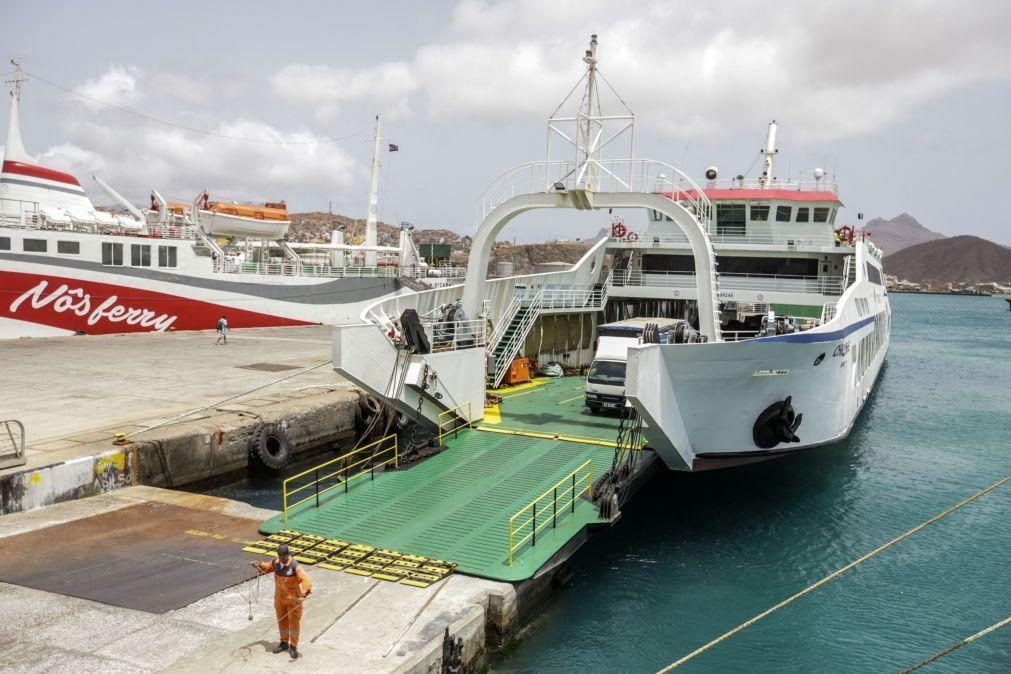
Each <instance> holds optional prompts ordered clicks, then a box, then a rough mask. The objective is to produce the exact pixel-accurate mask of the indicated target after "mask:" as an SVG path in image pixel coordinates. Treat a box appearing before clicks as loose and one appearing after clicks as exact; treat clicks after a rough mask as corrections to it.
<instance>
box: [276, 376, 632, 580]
mask: <svg viewBox="0 0 1011 674" xmlns="http://www.w3.org/2000/svg"><path fill="white" fill-rule="evenodd" d="M581 390H582V380H581V379H574V378H571V379H561V380H554V381H551V382H549V383H547V384H546V385H543V386H537V387H528V388H522V389H521V387H517V391H516V392H515V393H510V392H508V391H505V392H503V396H504V399H503V402H502V404H501V406H500V414H501V424H500V425H501V427H507V428H510V429H526V430H529V431H533V432H539V433H547V434H558V435H565V436H566V437H570V439H569V440H562V439H546V438H534V437H527V436H523V435H511V434H501V433H492V432H486V431H481V430H477V429H474V430H470V429H464V430H461V431H459V433H458V434H457V436H456V437H453V436H452V435H451V436H449V437H447V438H446V440H445V444H446V446H447V449H446V450H445V451H443V452H442V453H440V454H438V455H436V456H433V457H431V458H429V459H427V460H425V461H423V462H421V463H420V464H417V465H415V466H411V467H409V468H407V469H404V470H399V471H393V472H389V473H381V474H379V475H376V478H375V480H369V479H368V478H367V477H365V478H361V479H359V480H358V481H357V482H356V483H354V484H353V486H352V487H351V490H350V491H349V492H348V494H346V495H345V494H343V493H338V494H336V495H335V496H333V497H331V498H328V499H327V500H325V501H324V502H322V503H321V504H320V507H319V508H316V507H315V506H314V505H313V504H311V503H310V504H307V505H306V506H303V507H301V508H299V509H298V510H297V511H296V512H294V513H291V512H290V511H289V517H288V522H287V523H285V522H284V521H283V517H282V516H280V515H278V516H276V517H274V518H271V519H270V520H267V521H266V522H264V523H263V525H261V527H260V530H261V532H263V533H274V532H276V531H278V530H280V529H285V528H287V529H292V530H296V531H301V532H305V533H312V534H317V535H320V536H325V537H327V538H338V539H342V540H347V541H350V542H355V543H363V544H367V545H371V546H376V547H383V548H387V549H391V550H399V551H401V552H406V553H411V554H418V555H425V556H427V557H434V558H437V559H443V560H447V561H451V562H455V563H456V564H458V565H459V567H458V571H460V572H462V573H468V574H471V575H475V576H482V577H485V578H492V579H496V580H504V581H520V580H525V579H527V578H530V577H531V576H532V575H533V574H534V573H535V572H536V571H537V569H538V568H540V567H541V566H542V565H543V564H544V563H545V562H546V561H547V560H548V559H549V558H550V557H551V556H552V555H554V553H555V552H557V551H558V550H560V549H561V548H562V547H564V546H565V544H566V543H567V542H568V541H570V540H571V539H572V538H573V537H574V536H576V535H577V534H578V533H579V532H580V531H582V529H583V528H584V527H585V526H586V525H588V524H590V523H593V522H597V521H598V519H597V511H596V507H595V506H593V505H592V504H591V503H589V502H588V501H585V500H579V501H577V504H576V506H575V512H573V513H568V514H565V516H564V517H559V518H558V523H557V527H556V528H550V527H549V528H547V529H545V530H544V531H543V532H542V533H539V534H538V536H537V544H536V545H535V546H527V547H526V548H524V549H523V550H521V551H520V552H518V553H515V554H514V558H513V564H512V566H509V565H508V564H507V558H508V546H509V544H508V531H509V518H510V517H511V516H512V515H513V514H515V513H516V512H517V511H518V510H520V509H521V508H523V507H524V506H526V505H528V504H529V503H530V502H531V501H532V500H533V499H535V498H537V497H538V496H540V495H541V494H543V493H544V492H545V491H546V490H548V489H550V488H551V487H552V486H553V485H554V484H556V483H557V482H558V481H559V480H560V479H561V478H563V477H565V476H566V475H567V474H568V473H570V472H571V471H573V470H575V469H576V468H577V467H579V466H580V464H582V463H583V462H585V461H586V460H587V459H590V460H592V461H593V476H594V478H596V477H597V476H599V475H600V474H602V473H603V472H604V471H605V470H607V469H608V468H609V467H610V465H611V459H612V456H613V449H612V447H611V446H609V443H612V442H613V441H614V439H615V437H616V435H617V427H618V419H617V418H615V417H603V416H593V415H591V414H590V413H589V411H588V410H586V408H585V407H583V402H582V396H581V395H580V393H579V392H580V391H581ZM492 427H494V426H492ZM576 433H578V435H579V436H580V437H586V438H588V439H591V440H596V441H597V443H596V444H589V443H584V442H579V441H573V440H575V439H576V438H571V434H576ZM545 516H550V512H549V513H545ZM539 518H540V515H539ZM538 521H541V520H540V519H539V520H538Z"/></svg>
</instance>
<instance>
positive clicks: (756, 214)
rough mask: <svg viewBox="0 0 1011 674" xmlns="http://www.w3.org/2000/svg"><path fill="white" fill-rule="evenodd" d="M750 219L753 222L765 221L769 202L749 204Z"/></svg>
mask: <svg viewBox="0 0 1011 674" xmlns="http://www.w3.org/2000/svg"><path fill="white" fill-rule="evenodd" d="M751 219H752V221H754V222H765V221H766V220H768V219H769V204H762V205H758V204H751Z"/></svg>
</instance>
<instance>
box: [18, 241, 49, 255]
mask: <svg viewBox="0 0 1011 674" xmlns="http://www.w3.org/2000/svg"><path fill="white" fill-rule="evenodd" d="M47 243H48V242H47V241H46V240H45V239H25V240H24V242H23V243H22V247H23V248H24V251H25V252H26V253H45V252H46V248H47Z"/></svg>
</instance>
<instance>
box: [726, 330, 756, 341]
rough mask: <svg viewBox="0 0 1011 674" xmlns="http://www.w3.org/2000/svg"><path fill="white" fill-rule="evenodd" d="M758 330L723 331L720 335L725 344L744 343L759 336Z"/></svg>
mask: <svg viewBox="0 0 1011 674" xmlns="http://www.w3.org/2000/svg"><path fill="white" fill-rule="evenodd" d="M758 332H759V331H758V330H723V331H722V332H721V333H720V334H721V335H722V337H723V341H724V342H743V341H744V340H746V339H753V338H755V337H757V336H758Z"/></svg>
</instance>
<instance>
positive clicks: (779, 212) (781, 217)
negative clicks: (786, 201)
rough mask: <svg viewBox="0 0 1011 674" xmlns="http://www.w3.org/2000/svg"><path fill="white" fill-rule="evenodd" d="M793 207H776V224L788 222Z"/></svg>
mask: <svg viewBox="0 0 1011 674" xmlns="http://www.w3.org/2000/svg"><path fill="white" fill-rule="evenodd" d="M792 216H793V206H776V222H790V218H791V217H792Z"/></svg>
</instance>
